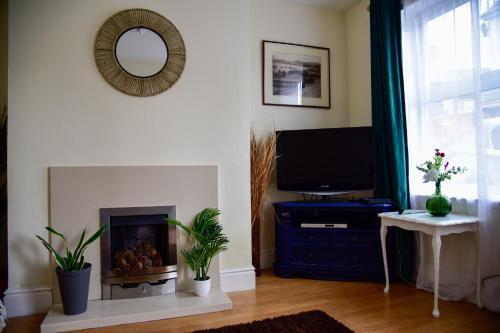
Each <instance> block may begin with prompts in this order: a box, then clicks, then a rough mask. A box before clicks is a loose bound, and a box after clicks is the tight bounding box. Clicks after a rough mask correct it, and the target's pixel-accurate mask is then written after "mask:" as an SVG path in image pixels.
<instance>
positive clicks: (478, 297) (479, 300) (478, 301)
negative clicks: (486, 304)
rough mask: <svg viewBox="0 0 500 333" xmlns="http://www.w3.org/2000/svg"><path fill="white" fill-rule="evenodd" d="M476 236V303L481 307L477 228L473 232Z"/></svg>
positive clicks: (479, 247)
mask: <svg viewBox="0 0 500 333" xmlns="http://www.w3.org/2000/svg"><path fill="white" fill-rule="evenodd" d="M475 236H476V248H477V267H476V270H477V280H476V304H477V306H478V307H479V308H480V309H481V308H482V307H483V303H482V302H481V252H480V251H481V242H480V240H479V238H480V236H479V230H478V231H476V233H475Z"/></svg>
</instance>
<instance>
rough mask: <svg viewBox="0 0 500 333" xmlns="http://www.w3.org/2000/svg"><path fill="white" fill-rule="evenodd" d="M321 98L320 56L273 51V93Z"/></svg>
mask: <svg viewBox="0 0 500 333" xmlns="http://www.w3.org/2000/svg"><path fill="white" fill-rule="evenodd" d="M297 94H300V95H301V96H302V97H314V98H321V58H319V57H314V56H306V55H300V54H291V53H282V52H276V53H273V95H282V96H295V95H297Z"/></svg>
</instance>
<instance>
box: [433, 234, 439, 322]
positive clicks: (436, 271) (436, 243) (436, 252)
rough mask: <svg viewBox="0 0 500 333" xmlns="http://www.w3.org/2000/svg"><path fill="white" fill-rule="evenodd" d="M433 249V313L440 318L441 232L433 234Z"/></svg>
mask: <svg viewBox="0 0 500 333" xmlns="http://www.w3.org/2000/svg"><path fill="white" fill-rule="evenodd" d="M432 250H433V252H434V310H432V315H433V316H434V318H439V315H440V314H439V308H438V298H439V257H440V254H441V235H440V234H439V233H434V235H433V236H432Z"/></svg>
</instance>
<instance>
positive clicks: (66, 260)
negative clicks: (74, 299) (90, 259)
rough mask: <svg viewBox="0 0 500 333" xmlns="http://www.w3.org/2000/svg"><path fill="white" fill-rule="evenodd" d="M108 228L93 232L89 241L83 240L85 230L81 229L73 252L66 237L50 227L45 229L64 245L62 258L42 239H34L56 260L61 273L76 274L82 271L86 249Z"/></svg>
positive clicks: (105, 226) (104, 227)
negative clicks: (64, 251) (58, 238)
mask: <svg viewBox="0 0 500 333" xmlns="http://www.w3.org/2000/svg"><path fill="white" fill-rule="evenodd" d="M107 228H108V225H107V224H104V225H102V226H101V227H100V228H99V230H97V231H96V232H95V234H93V235H92V236H90V238H89V239H87V240H86V241H84V239H85V231H86V230H85V229H83V232H82V235H81V237H80V241H79V242H78V245H77V246H76V248H75V250H74V251H70V250H69V248H68V242H67V241H66V237H64V235H63V234H61V233H60V232H57V231H56V230H54V229H53V228H51V227H45V229H47V231H48V232H49V233H52V234H54V235H56V236H59V237H60V238H61V239H62V241H63V243H64V248H65V250H66V256H63V255H61V254H59V253H58V252H57V251H56V250H55V249H54V248H53V247H52V246H51V245H50V244H49V243H48V242H47V241H46V240H45V239H43V238H42V237H40V236H38V235H36V237H37V238H38V239H39V240H40V241H41V242H42V244H43V246H45V248H46V249H47V250H48V251H49V253H51V254H52V255H53V256H54V259H55V260H56V263H57V265H58V266H59V267H60V268H61V270H62V271H64V272H77V271H81V270H82V269H83V266H84V265H85V257H84V256H83V253H84V252H85V250H86V249H87V247H88V246H89V245H90V244H91V243H92V242H94V241H95V240H97V239H98V238H99V237H101V235H102V234H103V233H104V232H105V231H106V229H107Z"/></svg>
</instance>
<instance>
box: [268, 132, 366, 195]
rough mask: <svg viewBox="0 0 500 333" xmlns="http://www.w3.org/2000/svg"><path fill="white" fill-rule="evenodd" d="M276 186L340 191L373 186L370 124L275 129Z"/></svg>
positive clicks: (302, 190)
mask: <svg viewBox="0 0 500 333" xmlns="http://www.w3.org/2000/svg"><path fill="white" fill-rule="evenodd" d="M276 135H277V138H276V140H277V141H276V157H277V178H278V179H277V181H278V189H279V190H282V191H297V192H336V191H337V192H339V191H356V190H367V189H374V188H375V159H374V149H373V132H372V128H371V127H348V128H325V129H310V130H291V131H277V132H276Z"/></svg>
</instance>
